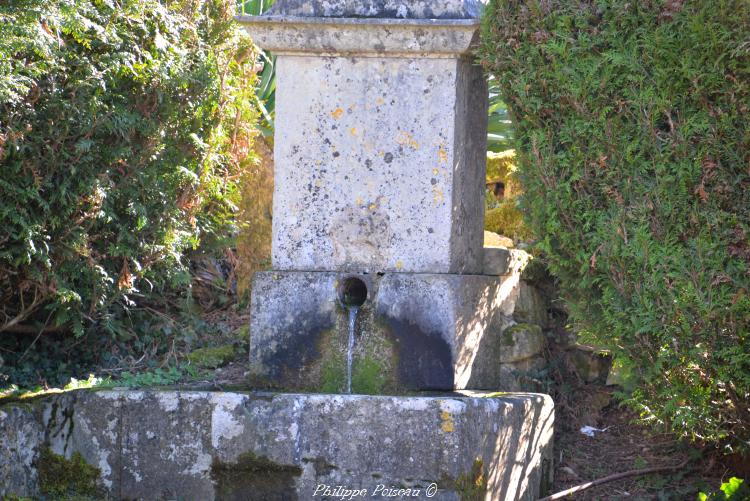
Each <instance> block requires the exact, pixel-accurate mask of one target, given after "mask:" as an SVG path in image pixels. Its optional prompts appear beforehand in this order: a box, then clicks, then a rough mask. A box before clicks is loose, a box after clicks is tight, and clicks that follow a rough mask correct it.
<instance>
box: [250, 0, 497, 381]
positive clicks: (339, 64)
mask: <svg viewBox="0 0 750 501" xmlns="http://www.w3.org/2000/svg"><path fill="white" fill-rule="evenodd" d="M478 15H479V2H478V0H422V1H407V0H371V1H355V0H313V1H302V0H278V1H277V3H276V4H275V5H274V7H273V8H272V9H271V11H270V12H269V13H268V14H267V15H264V16H259V17H243V18H241V19H240V22H242V23H243V24H244V26H245V27H246V29H247V30H248V31H249V33H250V34H251V36H252V37H253V39H254V40H255V42H256V44H257V45H258V46H260V47H262V48H264V49H267V50H270V51H271V52H273V53H274V54H276V55H277V56H278V59H277V63H276V64H277V66H276V70H277V90H276V137H275V152H274V153H275V168H276V172H275V191H274V202H273V258H272V261H273V269H274V270H275V271H273V272H268V273H261V274H258V275H256V279H255V283H254V287H253V298H252V307H251V310H252V311H251V315H252V320H251V354H250V368H251V373H252V374H253V376H254V379H255V380H256V382H257V383H258V384H261V385H263V386H279V387H282V388H286V389H307V390H323V391H335V390H337V389H340V383H341V382H340V380H339V379H338V377H339V376H338V375H340V372H341V371H340V369H341V362H342V355H343V352H344V351H345V346H346V337H347V328H346V327H347V313H346V308H344V306H343V305H342V303H341V301H340V299H341V298H340V296H341V295H342V294H344V293H346V289H347V287H349V286H350V285H351V284H352V281H354V283H355V286H358V287H360V288H362V287H363V288H365V289H366V291H365V294H366V297H367V300H366V302H365V303H364V304H363V305H362V307H361V309H360V312H359V314H358V319H357V324H356V325H357V326H356V330H357V342H356V346H357V348H356V350H355V369H354V372H355V378H356V377H357V374H359V373H358V372H357V371H358V370H359V371H360V372H363V373H362V374H361V379H362V380H363V381H364V380H367V379H368V377H367V374H369V372H372V373H373V374H375V375H377V376H378V377H380V378H381V379H378V381H380V382H382V385H379V384H376V385H375V386H382V387H378V388H360V390H361V391H365V390H373V391H381V390H387V389H391V390H393V391H395V390H398V389H443V390H446V389H453V388H465V387H482V386H489V387H494V386H496V383H495V384H491V383H489V379H488V382H487V383H486V384H485V383H482V382H481V381H477V380H476V377H475V378H474V381H473V382H472V377H471V374H472V372H474V373H475V376H476V374H479V373H482V374H485V373H486V372H487V371H486V370H484V369H482V370H481V371H474V370H473V368H472V364H474V362H475V358H476V352H477V348H478V344H479V343H480V341H481V339H482V336H483V334H484V332H485V331H486V330H487V329H488V328H489V326H490V325H491V324H492V323H493V322H497V321H502V319H501V320H497V319H496V318H495V317H496V316H497V315H496V312H497V311H498V308H497V306H498V305H496V304H494V302H495V298H496V296H497V291H498V289H499V288H500V287H501V285H502V283H501V281H498V279H497V277H496V276H495V277H489V276H483V275H481V273H482V257H483V256H482V242H483V228H482V227H483V224H482V223H483V194H484V177H485V153H486V135H487V84H486V81H485V79H484V77H483V75H482V72H481V70H480V68H479V67H478V66H476V65H475V64H474V61H473V56H472V54H471V51H472V48H473V46H474V44H475V43H476V41H477V37H478V30H479V20H478ZM342 290H343V292H342ZM368 371H369V372H368ZM381 376H382V377H381ZM369 379H372V378H369ZM490 379H491V378H490ZM355 391H357V388H356V384H355Z"/></svg>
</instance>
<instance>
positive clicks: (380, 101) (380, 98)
mask: <svg viewBox="0 0 750 501" xmlns="http://www.w3.org/2000/svg"><path fill="white" fill-rule="evenodd" d="M375 104H377V105H378V106H380V105H382V104H385V100H384V99H383V98H382V97H379V98H377V99H376V100H375Z"/></svg>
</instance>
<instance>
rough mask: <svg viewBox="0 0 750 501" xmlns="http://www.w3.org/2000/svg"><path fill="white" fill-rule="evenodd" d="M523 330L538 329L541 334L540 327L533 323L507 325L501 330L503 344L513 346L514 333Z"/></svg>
mask: <svg viewBox="0 0 750 501" xmlns="http://www.w3.org/2000/svg"><path fill="white" fill-rule="evenodd" d="M524 331H539V334H541V333H542V328H541V327H540V326H538V325H535V324H516V325H513V326H511V327H508V328H507V329H505V330H504V331H503V344H504V345H506V346H513V345H514V344H516V340H515V334H516V333H518V332H524Z"/></svg>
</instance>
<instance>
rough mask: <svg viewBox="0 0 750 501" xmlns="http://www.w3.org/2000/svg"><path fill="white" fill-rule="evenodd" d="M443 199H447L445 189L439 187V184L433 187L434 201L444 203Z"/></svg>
mask: <svg viewBox="0 0 750 501" xmlns="http://www.w3.org/2000/svg"><path fill="white" fill-rule="evenodd" d="M443 200H445V194H443V190H441V189H440V188H438V187H437V186H433V187H432V201H433V202H435V203H436V204H439V203H442V202H443Z"/></svg>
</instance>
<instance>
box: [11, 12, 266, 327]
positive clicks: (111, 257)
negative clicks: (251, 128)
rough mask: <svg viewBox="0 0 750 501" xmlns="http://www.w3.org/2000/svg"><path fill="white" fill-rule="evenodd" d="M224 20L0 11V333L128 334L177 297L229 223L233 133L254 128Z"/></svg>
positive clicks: (241, 43)
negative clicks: (165, 298)
mask: <svg viewBox="0 0 750 501" xmlns="http://www.w3.org/2000/svg"><path fill="white" fill-rule="evenodd" d="M234 12H235V4H234V3H233V2H232V1H229V0H227V1H224V0H206V1H197V0H196V1H189V0H185V1H181V2H178V1H172V2H166V3H165V2H159V1H157V0H120V1H109V0H72V1H71V0H68V1H63V0H52V1H41V0H18V1H13V2H2V3H0V193H2V197H1V198H0V332H2V331H16V332H17V331H24V330H26V331H27V332H31V333H36V331H37V330H39V329H41V328H42V327H44V326H47V327H48V328H49V327H52V326H57V327H60V328H63V329H64V330H66V331H72V332H75V333H76V334H77V335H82V334H83V333H84V330H85V329H86V328H87V327H89V326H91V325H95V324H96V325H97V326H98V327H99V328H100V330H101V331H104V332H109V333H110V334H112V335H120V334H122V335H125V336H127V334H126V332H127V329H125V328H122V325H121V319H123V318H127V317H128V316H129V315H130V313H129V310H130V309H131V308H134V307H135V306H136V305H138V304H139V302H141V301H142V300H143V298H145V297H147V296H149V295H150V294H152V295H159V294H164V293H165V288H170V287H174V286H179V285H180V284H182V285H183V290H185V287H184V285H186V284H187V283H188V276H187V274H186V268H185V261H184V259H183V251H185V250H186V249H189V248H194V247H196V246H197V244H198V243H199V242H200V241H201V239H205V237H206V236H211V235H213V234H216V235H222V234H224V233H225V232H226V230H227V225H228V224H229V214H230V213H231V211H232V194H233V192H234V191H235V186H234V184H233V183H232V182H231V179H232V176H234V175H235V174H236V171H237V168H238V163H237V161H236V160H237V158H236V155H235V153H236V152H235V151H234V150H233V149H232V148H233V147H234V146H235V145H234V144H233V143H232V137H231V134H235V135H236V134H237V133H238V132H239V133H240V134H243V133H244V132H245V131H243V130H241V129H240V130H237V129H234V128H233V127H232V126H233V125H235V124H238V123H239V124H246V123H248V122H251V121H253V120H254V111H253V108H252V106H251V102H252V92H251V91H252V80H253V79H254V75H253V74H252V66H253V64H252V60H251V61H249V63H250V64H247V65H245V64H243V60H244V59H245V58H246V56H248V55H251V47H250V42H249V41H248V40H246V39H244V40H243V39H241V38H240V37H239V34H238V28H237V27H236V26H235V25H234V24H233V23H234V22H233V19H232V16H233V14H234ZM248 82H250V85H249V86H248V85H247V83H248ZM248 89H249V90H248ZM233 155H234V156H233Z"/></svg>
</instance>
